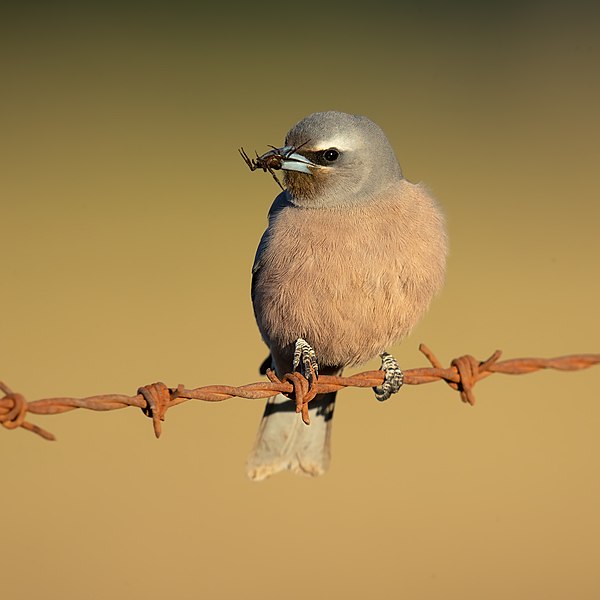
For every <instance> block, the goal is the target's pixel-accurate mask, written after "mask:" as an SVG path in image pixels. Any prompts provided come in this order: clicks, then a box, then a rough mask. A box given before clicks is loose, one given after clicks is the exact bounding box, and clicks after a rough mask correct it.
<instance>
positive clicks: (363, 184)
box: [281, 111, 402, 208]
mask: <svg viewBox="0 0 600 600" xmlns="http://www.w3.org/2000/svg"><path fill="white" fill-rule="evenodd" d="M281 150H282V153H284V154H285V152H287V153H288V155H289V156H290V157H291V158H292V160H286V161H284V162H283V164H282V169H283V170H284V180H285V183H286V187H287V190H288V193H289V195H290V200H291V201H292V202H293V203H294V204H297V205H299V206H305V207H315V208H317V207H319V208H333V207H344V206H348V205H355V204H363V203H365V202H368V201H369V200H370V199H372V198H376V197H377V196H378V195H379V194H380V193H381V192H383V191H384V190H385V189H386V188H388V187H390V186H392V185H394V183H397V182H398V181H399V180H400V179H402V171H401V169H400V165H399V164H398V161H397V159H396V156H395V154H394V151H393V149H392V147H391V145H390V143H389V142H388V140H387V138H386V136H385V134H384V133H383V131H382V130H381V128H380V127H379V126H378V125H376V124H375V123H374V122H373V121H371V120H370V119H368V118H367V117H362V116H358V115H351V114H347V113H343V112H336V111H328V112H318V113H313V114H311V115H308V116H307V117H305V118H304V119H302V120H301V121H299V122H298V123H296V125H294V126H293V127H292V128H291V129H290V131H289V132H288V133H287V135H286V138H285V148H283V149H281ZM291 151H293V154H292V153H291Z"/></svg>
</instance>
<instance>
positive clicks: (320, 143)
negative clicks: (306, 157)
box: [311, 134, 351, 150]
mask: <svg viewBox="0 0 600 600" xmlns="http://www.w3.org/2000/svg"><path fill="white" fill-rule="evenodd" d="M315 141H316V142H317V144H315V145H313V144H311V146H313V147H315V148H317V149H319V150H327V148H337V149H338V150H346V149H348V148H349V147H351V144H350V143H349V140H348V137H347V136H344V135H341V134H340V135H337V136H334V137H331V138H327V139H324V140H315Z"/></svg>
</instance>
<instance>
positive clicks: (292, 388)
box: [0, 344, 600, 440]
mask: <svg viewBox="0 0 600 600" xmlns="http://www.w3.org/2000/svg"><path fill="white" fill-rule="evenodd" d="M419 350H420V351H421V352H422V353H423V355H424V356H425V357H426V358H427V360H429V362H430V364H431V365H432V366H431V367H422V368H416V369H409V370H407V371H404V384H406V385H421V384H424V383H432V382H434V381H445V382H446V383H447V384H448V385H449V386H450V387H451V388H452V389H454V390H457V391H458V392H459V393H460V397H461V400H462V401H463V402H466V403H468V404H470V405H473V404H475V395H474V394H473V387H474V386H475V384H476V383H477V382H478V381H481V380H482V379H485V378H486V377H489V376H490V375H493V374H494V373H504V374H505V375H524V374H527V373H533V372H534V371H539V370H540V369H555V370H558V371H578V370H581V369H587V368H588V367H591V366H593V365H597V364H600V354H573V355H570V356H559V357H556V358H514V359H511V360H504V361H499V358H500V356H501V352H500V350H496V352H494V353H493V354H492V355H491V356H490V357H489V358H488V359H487V360H484V361H478V360H477V359H476V358H474V357H473V356H471V355H470V354H466V355H464V356H460V357H458V358H455V359H454V360H452V361H451V363H450V367H448V368H444V367H443V366H442V363H441V362H440V361H439V360H438V358H437V357H436V356H435V354H434V353H433V352H432V351H431V350H430V349H429V348H428V347H427V346H425V345H424V344H421V346H419ZM266 375H267V378H268V380H269V381H262V382H258V383H250V384H247V385H243V386H240V387H233V386H228V385H208V386H204V387H199V388H196V389H186V388H185V387H184V386H183V385H182V384H180V385H179V386H177V387H176V388H169V387H167V386H166V385H165V384H164V383H162V382H157V383H153V384H150V385H146V386H143V387H141V388H139V389H138V392H137V394H136V395H135V396H125V395H121V394H104V395H100V396H90V397H88V398H47V399H44V400H35V401H32V402H27V401H26V400H25V398H24V396H22V395H21V394H18V393H16V392H13V391H12V390H11V389H10V388H9V387H8V386H7V385H6V384H4V383H2V382H1V381H0V391H1V392H2V393H3V394H4V396H3V397H1V398H0V425H2V426H3V427H5V428H6V429H17V428H19V427H22V428H23V429H26V430H27V431H31V432H33V433H36V434H37V435H39V436H41V437H43V438H44V439H46V440H54V439H55V437H54V436H53V435H52V434H51V433H50V432H48V431H46V430H44V429H42V428H41V427H38V426H37V425H33V424H32V423H29V422H28V421H26V420H25V417H26V415H27V413H32V414H36V415H53V414H59V413H64V412H68V411H71V410H75V409H78V408H87V409H89V410H94V411H106V410H117V409H119V408H126V407H128V406H135V407H137V408H140V409H142V411H143V412H144V414H145V415H146V416H148V417H150V418H151V419H152V425H153V428H154V435H155V436H156V437H159V436H160V434H161V427H162V426H161V423H162V421H164V420H165V415H166V412H167V410H168V409H169V408H171V407H173V406H177V405H178V404H181V403H183V402H187V401H188V400H202V401H204V402H222V401H223V400H228V399H229V398H233V397H238V398H246V399H249V400H256V399H260V398H269V397H271V396H274V395H276V394H285V395H287V396H289V397H291V398H293V399H294V400H295V401H296V410H297V412H300V413H301V414H302V419H303V421H304V422H305V423H307V424H308V403H309V402H310V401H311V400H312V399H313V398H314V397H315V396H316V395H317V394H326V393H329V392H335V391H338V390H341V389H343V388H346V387H359V388H372V387H376V386H379V385H381V384H382V383H383V381H384V379H385V371H364V372H362V373H357V374H356V375H352V376H350V377H338V376H333V375H320V376H319V378H318V379H316V380H314V381H313V382H312V384H309V382H308V380H307V379H306V378H305V377H304V376H303V375H302V374H301V373H297V372H295V373H288V374H287V375H285V376H284V377H283V378H282V379H279V378H278V377H277V375H275V373H274V372H273V371H272V370H270V369H268V370H267V372H266Z"/></svg>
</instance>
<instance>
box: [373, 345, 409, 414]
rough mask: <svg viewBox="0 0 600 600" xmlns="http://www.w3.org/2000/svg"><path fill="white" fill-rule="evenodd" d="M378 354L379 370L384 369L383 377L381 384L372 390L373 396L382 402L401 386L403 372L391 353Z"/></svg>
mask: <svg viewBox="0 0 600 600" xmlns="http://www.w3.org/2000/svg"><path fill="white" fill-rule="evenodd" d="M379 356H381V370H382V371H385V379H384V381H383V383H382V384H381V385H378V386H377V387H374V388H373V391H374V392H375V398H377V400H379V402H383V401H385V400H387V399H388V398H389V397H390V396H391V395H392V394H395V393H396V392H397V391H398V390H399V389H400V388H401V387H402V384H403V383H404V373H403V372H402V369H400V366H399V365H398V363H397V362H396V359H395V358H394V357H393V356H392V355H391V354H388V353H387V352H382V353H381V354H380V355H379Z"/></svg>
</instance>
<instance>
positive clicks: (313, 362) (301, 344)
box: [292, 338, 319, 387]
mask: <svg viewBox="0 0 600 600" xmlns="http://www.w3.org/2000/svg"><path fill="white" fill-rule="evenodd" d="M298 367H300V369H298ZM292 370H293V371H299V372H300V373H302V375H304V377H306V379H307V381H308V384H309V386H310V387H312V386H313V384H314V383H315V382H316V380H317V379H318V377H319V365H318V363H317V355H316V354H315V351H314V350H313V349H312V347H311V346H310V344H309V343H308V342H307V341H306V340H303V339H302V338H298V339H297V340H296V347H295V348H294V362H293V369H292Z"/></svg>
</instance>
